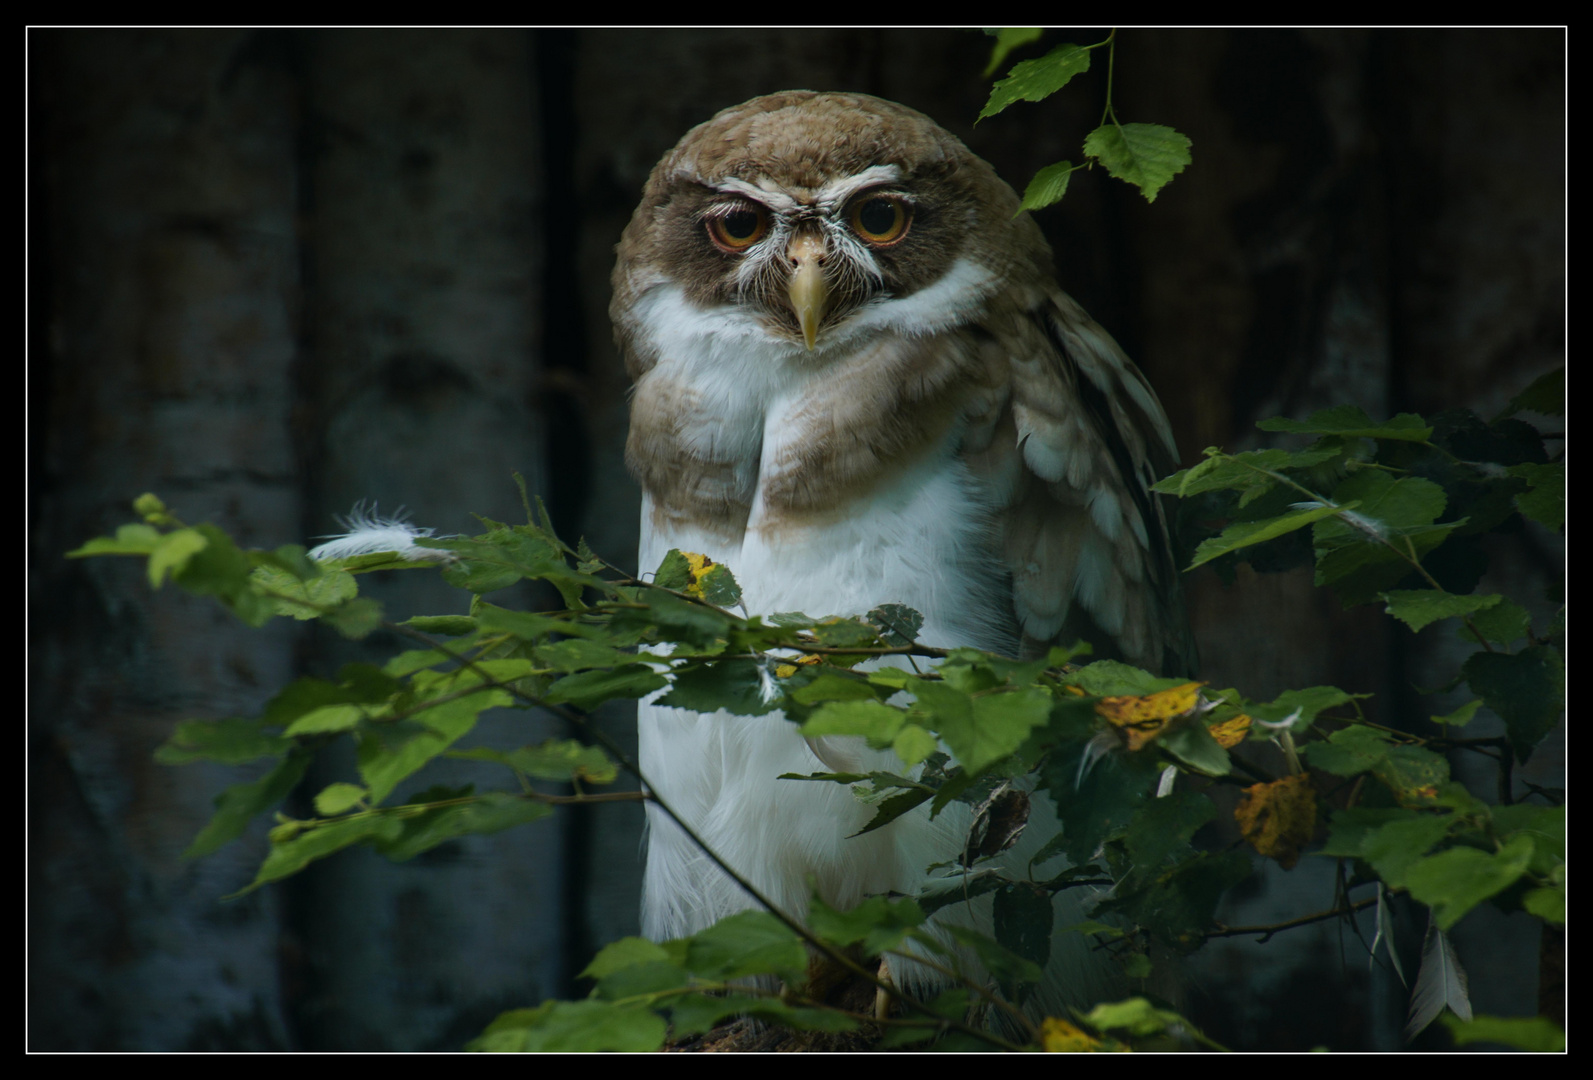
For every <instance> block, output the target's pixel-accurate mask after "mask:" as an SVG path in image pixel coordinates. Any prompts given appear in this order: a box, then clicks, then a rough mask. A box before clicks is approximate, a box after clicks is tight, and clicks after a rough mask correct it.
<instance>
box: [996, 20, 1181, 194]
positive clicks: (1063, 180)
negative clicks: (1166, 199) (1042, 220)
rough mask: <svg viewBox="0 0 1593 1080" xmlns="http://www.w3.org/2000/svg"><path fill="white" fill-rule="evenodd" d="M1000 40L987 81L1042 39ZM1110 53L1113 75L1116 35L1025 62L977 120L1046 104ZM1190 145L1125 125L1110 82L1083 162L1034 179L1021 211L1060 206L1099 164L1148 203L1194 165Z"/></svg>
mask: <svg viewBox="0 0 1593 1080" xmlns="http://www.w3.org/2000/svg"><path fill="white" fill-rule="evenodd" d="M988 32H989V33H992V34H994V35H995V37H996V44H995V47H994V49H993V50H992V51H991V56H990V64H989V66H988V67H987V68H986V69H985V75H986V76H989V75H991V74H994V73H995V71H996V70H997V69H998V68H1000V66H1001V64H1002V63H1003V62H1004V61H1005V60H1006V58H1007V55H1008V54H1009V53H1010V52H1012V51H1013V50H1014V49H1018V48H1022V47H1023V46H1025V45H1028V44H1031V43H1032V42H1035V41H1038V40H1039V39H1040V31H1039V30H1036V29H1032V28H1021V29H1018V28H1014V29H1003V30H991V31H988ZM1103 48H1104V49H1106V51H1107V57H1108V60H1107V66H1108V69H1110V68H1111V67H1112V65H1113V61H1115V59H1116V56H1117V31H1116V30H1114V31H1112V32H1111V33H1110V34H1108V35H1107V36H1106V38H1105V39H1104V40H1102V41H1098V42H1096V43H1095V44H1094V45H1074V44H1071V43H1064V44H1061V45H1058V46H1056V47H1055V48H1053V49H1051V51H1050V52H1048V53H1046V54H1045V55H1044V56H1042V57H1039V58H1038V59H1035V60H1021V61H1019V62H1018V63H1016V64H1014V65H1013V66H1012V70H1011V71H1009V72H1008V73H1007V77H1006V78H1004V79H1002V80H1000V81H999V82H997V83H996V84H995V86H994V87H992V88H991V91H990V100H989V101H988V102H987V103H986V104H985V107H984V108H983V109H981V110H980V112H979V119H980V120H983V119H985V118H987V117H991V116H995V115H996V114H997V113H999V112H1001V111H1003V110H1004V109H1006V108H1007V107H1008V106H1010V105H1015V104H1016V103H1018V102H1020V101H1043V100H1044V99H1045V98H1048V97H1050V96H1051V95H1052V94H1054V93H1056V92H1057V91H1058V90H1061V89H1062V88H1063V87H1064V86H1066V85H1067V84H1068V83H1070V82H1072V81H1073V79H1074V77H1075V76H1078V75H1083V74H1084V73H1085V72H1087V71H1089V70H1090V56H1091V54H1092V53H1094V52H1095V50H1097V49H1103ZM1189 146H1190V143H1189V139H1188V138H1187V137H1185V136H1183V135H1180V134H1179V133H1178V132H1176V131H1174V130H1173V129H1172V128H1170V127H1165V126H1163V125H1161V124H1124V123H1122V122H1120V121H1119V120H1118V118H1117V112H1116V110H1115V109H1114V108H1113V107H1112V78H1111V75H1110V73H1109V74H1108V75H1107V80H1106V107H1105V108H1104V109H1103V110H1102V114H1101V124H1100V126H1099V127H1097V128H1096V129H1095V130H1094V131H1092V132H1090V133H1089V134H1088V135H1087V136H1085V138H1084V161H1083V162H1082V163H1080V164H1078V165H1075V164H1073V163H1072V162H1071V161H1059V162H1057V163H1056V164H1054V165H1047V166H1046V167H1045V168H1043V169H1041V170H1040V171H1039V172H1038V173H1036V174H1035V176H1034V179H1033V180H1031V181H1030V182H1029V186H1028V187H1027V188H1025V189H1024V192H1023V204H1022V207H1021V209H1024V210H1038V209H1040V208H1042V207H1046V206H1050V205H1051V204H1052V203H1057V202H1061V201H1062V196H1063V195H1065V194H1066V193H1067V187H1068V178H1069V177H1070V176H1072V174H1073V173H1074V172H1075V171H1076V170H1078V169H1084V168H1090V167H1093V166H1094V165H1095V164H1096V163H1099V164H1100V165H1101V166H1102V167H1103V168H1105V169H1106V171H1107V172H1109V173H1111V174H1112V175H1113V176H1115V177H1117V178H1118V179H1119V180H1122V181H1123V182H1125V183H1128V184H1132V185H1134V186H1135V187H1137V188H1139V190H1140V193H1141V194H1143V195H1144V196H1145V201H1146V202H1155V201H1156V196H1157V194H1158V193H1159V192H1160V191H1161V189H1162V188H1164V187H1166V186H1167V184H1168V183H1169V182H1170V181H1171V180H1172V178H1173V177H1174V176H1176V175H1177V174H1178V173H1181V172H1183V171H1184V168H1185V166H1187V165H1188V164H1189V163H1190V160H1191V159H1190V156H1189Z"/></svg>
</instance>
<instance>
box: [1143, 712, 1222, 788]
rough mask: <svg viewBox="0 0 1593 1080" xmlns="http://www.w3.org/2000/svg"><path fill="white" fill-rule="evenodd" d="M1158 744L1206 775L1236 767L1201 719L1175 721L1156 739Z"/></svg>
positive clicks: (1214, 774)
mask: <svg viewBox="0 0 1593 1080" xmlns="http://www.w3.org/2000/svg"><path fill="white" fill-rule="evenodd" d="M1156 745H1158V746H1160V747H1161V748H1162V749H1163V750H1165V751H1166V752H1167V753H1169V754H1171V755H1172V756H1173V757H1175V758H1177V759H1178V760H1179V761H1181V762H1183V763H1184V764H1185V765H1187V766H1189V767H1190V768H1191V769H1194V770H1195V771H1196V772H1198V773H1202V774H1204V775H1206V776H1227V775H1228V774H1229V773H1230V772H1232V771H1233V762H1232V761H1230V760H1229V758H1228V751H1226V750H1224V749H1223V748H1222V747H1221V746H1220V745H1219V744H1218V742H1217V740H1216V739H1214V738H1212V735H1211V732H1210V731H1208V730H1207V729H1206V726H1205V725H1204V724H1202V723H1199V722H1198V721H1197V722H1192V723H1180V724H1176V725H1174V726H1173V727H1172V728H1171V730H1169V731H1167V732H1166V733H1165V734H1163V735H1162V737H1161V738H1160V739H1158V740H1157V743H1156Z"/></svg>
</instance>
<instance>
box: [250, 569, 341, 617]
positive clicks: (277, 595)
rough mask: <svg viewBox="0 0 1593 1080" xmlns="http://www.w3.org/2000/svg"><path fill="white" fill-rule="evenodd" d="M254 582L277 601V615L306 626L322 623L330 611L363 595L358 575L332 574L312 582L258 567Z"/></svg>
mask: <svg viewBox="0 0 1593 1080" xmlns="http://www.w3.org/2000/svg"><path fill="white" fill-rule="evenodd" d="M252 580H253V581H254V585H255V588H257V589H258V590H260V591H261V592H263V593H266V594H267V595H268V596H270V597H272V598H273V599H274V600H275V601H276V613H277V614H278V615H286V616H288V617H289V618H293V619H298V620H299V621H301V622H303V621H304V620H307V619H318V618H320V617H321V614H322V612H323V611H325V610H326V609H327V608H332V607H336V606H337V605H339V604H342V603H343V602H345V601H347V600H352V599H353V598H354V597H356V596H358V595H359V591H360V588H359V583H358V582H356V581H355V580H354V575H353V574H350V573H346V572H345V571H342V570H328V571H326V572H325V573H323V574H319V575H317V576H315V577H312V578H310V579H308V580H304V579H302V578H300V577H299V576H298V575H296V574H292V573H289V572H287V571H285V570H281V569H278V568H276V567H273V566H261V567H257V568H256V569H255V571H254V574H253V577H252Z"/></svg>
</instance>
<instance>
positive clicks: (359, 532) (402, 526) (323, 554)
mask: <svg viewBox="0 0 1593 1080" xmlns="http://www.w3.org/2000/svg"><path fill="white" fill-rule="evenodd" d="M402 515H403V511H402V510H400V511H399V513H398V514H396V515H393V516H390V517H383V516H382V515H381V514H380V513H379V512H378V511H377V509H376V504H375V503H372V504H370V505H369V506H367V505H366V504H365V503H357V504H355V506H354V509H353V510H351V511H349V514H348V516H347V517H343V518H338V519H337V522H338V524H339V525H342V526H343V528H345V529H347V530H348V531H347V532H345V533H341V534H336V535H333V536H328V537H323V538H322V539H324V540H326V543H324V544H321V545H319V546H317V547H315V548H314V549H312V550H311V551H310V558H312V559H314V560H315V561H316V562H328V561H330V560H333V559H351V558H353V557H354V556H356V555H370V554H373V553H375V552H380V551H391V552H393V553H394V554H395V555H397V556H398V557H399V558H401V559H405V560H407V561H409V562H427V561H430V562H446V561H447V560H449V559H452V558H453V553H452V552H448V551H442V550H439V549H437V548H424V547H418V546H416V544H415V541H416V540H418V539H423V538H424V539H430V538H431V536H432V534H433V533H434V532H435V530H434V529H431V528H429V527H422V526H418V525H414V524H411V523H410V522H409V521H408V519H406V518H405V517H403V516H402Z"/></svg>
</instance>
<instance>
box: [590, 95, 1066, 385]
mask: <svg viewBox="0 0 1593 1080" xmlns="http://www.w3.org/2000/svg"><path fill="white" fill-rule="evenodd" d="M618 254H619V260H618V263H617V265H616V266H615V270H614V302H613V306H612V308H611V314H612V315H613V318H614V324H615V328H616V334H617V336H618V338H619V342H620V346H621V349H622V351H623V352H625V353H626V355H627V359H628V362H629V363H630V365H631V368H632V374H633V375H639V374H640V373H641V372H642V371H645V370H646V369H647V368H648V367H650V366H651V365H652V363H653V362H654V361H655V360H656V353H657V350H658V348H659V342H658V341H657V340H656V338H657V335H656V334H650V333H648V331H649V329H650V328H654V327H657V326H659V325H660V324H666V325H667V324H669V323H670V315H671V313H669V312H664V313H661V312H659V311H658V310H655V309H656V308H659V307H669V306H671V305H673V306H676V307H679V306H680V305H685V306H687V307H688V308H689V309H691V310H693V311H695V312H697V313H716V314H718V315H720V316H723V317H724V319H723V320H722V321H723V323H724V325H723V326H722V327H721V330H722V331H723V332H730V333H734V334H741V335H743V336H750V335H762V336H763V337H764V338H765V339H767V340H772V341H776V342H782V343H785V344H788V345H789V346H790V347H791V348H792V349H793V350H795V351H807V352H812V351H813V350H815V349H818V350H819V351H820V352H821V353H822V352H823V351H824V350H825V349H826V347H827V346H830V345H833V344H836V343H838V342H839V341H840V340H843V339H847V340H849V339H852V338H853V337H854V336H855V335H856V334H858V333H867V332H870V331H873V330H878V329H889V330H892V331H895V332H904V331H905V332H907V333H911V334H925V333H933V332H936V331H937V330H940V329H945V328H947V327H950V326H955V325H961V324H962V323H963V322H966V321H968V320H969V319H971V318H977V317H978V316H979V315H980V314H982V305H983V304H984V302H985V301H986V300H987V299H988V298H989V297H990V296H993V295H995V294H996V293H998V292H1000V291H1001V290H1002V289H1003V288H1004V287H1005V286H1006V284H1007V283H1008V281H1009V280H1011V279H1012V278H1013V277H1017V278H1019V279H1025V280H1028V279H1034V278H1035V277H1037V276H1047V277H1048V276H1049V268H1050V252H1049V250H1048V249H1047V248H1046V246H1045V242H1044V240H1043V239H1042V238H1041V237H1040V233H1039V230H1038V229H1037V228H1035V226H1034V224H1033V223H1032V222H1031V221H1030V220H1029V218H1028V215H1027V214H1023V215H1019V214H1018V198H1017V196H1016V195H1015V194H1014V193H1013V191H1012V189H1011V188H1010V187H1009V186H1007V184H1005V183H1004V182H1003V181H1002V180H1001V179H1000V178H999V177H997V176H996V174H995V171H994V170H993V169H991V167H990V166H989V165H987V164H986V163H985V162H984V161H982V160H980V159H979V158H977V157H975V156H974V155H973V154H972V153H970V152H969V151H968V148H967V147H965V146H964V145H963V144H962V143H961V142H960V141H959V140H958V139H957V138H956V137H955V136H953V135H952V134H951V133H949V132H947V131H946V130H945V129H943V128H941V127H940V126H939V125H938V124H936V123H935V122H934V121H932V120H930V119H929V118H928V117H926V116H924V115H923V114H921V113H918V112H914V111H913V110H912V109H909V108H906V107H904V106H901V105H897V104H895V103H894V102H889V101H883V100H881V99H879V98H875V97H870V96H868V95H866V94H820V93H815V92H813V91H810V90H790V91H785V92H783V93H778V94H770V95H768V96H767V97H760V98H754V99H753V100H751V101H748V102H746V103H744V104H742V105H737V106H735V107H734V108H730V109H726V110H724V111H723V112H721V113H719V114H718V115H716V116H715V117H713V118H712V119H711V120H709V121H707V122H706V123H703V124H699V125H698V126H697V127H695V128H693V129H692V130H691V131H689V132H687V134H686V136H685V137H684V138H683V139H681V141H680V143H679V144H678V145H677V146H676V147H675V148H674V149H673V150H672V151H670V152H669V153H668V154H666V155H665V156H664V158H663V160H662V161H660V162H659V163H658V165H657V166H656V167H655V168H654V169H653V172H652V175H651V177H650V178H649V179H648V182H647V188H646V190H645V192H644V194H643V197H642V202H641V205H640V206H639V207H637V210H636V213H635V215H634V216H633V217H632V218H631V222H630V225H629V226H628V227H627V228H626V230H625V235H624V238H623V239H622V240H621V241H620V244H619V248H618ZM673 314H676V315H678V314H679V313H678V312H675V313H673ZM673 321H674V322H675V323H679V322H680V321H681V320H680V319H679V318H678V317H677V318H675V319H674V320H673ZM699 325H700V326H703V327H706V326H707V325H709V324H708V323H706V322H700V324H699Z"/></svg>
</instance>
